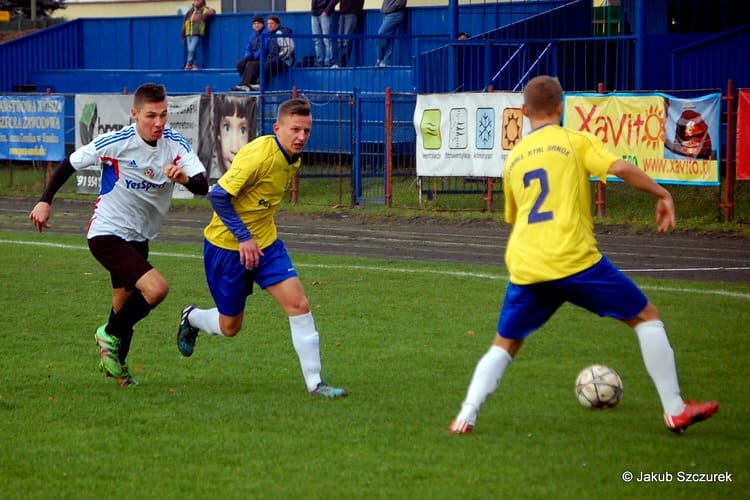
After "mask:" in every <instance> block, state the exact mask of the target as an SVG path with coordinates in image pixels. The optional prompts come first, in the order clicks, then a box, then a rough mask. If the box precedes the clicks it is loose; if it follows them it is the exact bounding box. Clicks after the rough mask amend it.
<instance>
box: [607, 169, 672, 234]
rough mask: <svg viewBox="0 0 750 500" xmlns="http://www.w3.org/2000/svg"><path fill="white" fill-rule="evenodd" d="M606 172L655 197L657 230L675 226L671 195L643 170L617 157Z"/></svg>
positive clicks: (660, 230)
mask: <svg viewBox="0 0 750 500" xmlns="http://www.w3.org/2000/svg"><path fill="white" fill-rule="evenodd" d="M607 173H608V174H611V175H615V176H617V177H619V178H620V179H622V180H623V181H625V183H627V184H628V185H629V186H632V187H634V188H636V189H638V190H639V191H643V192H645V193H648V194H650V195H653V196H655V197H656V198H657V202H656V225H657V229H658V231H659V232H662V231H666V230H668V229H670V228H674V227H675V210H674V200H673V199H672V195H671V194H670V193H669V191H667V190H666V189H664V188H663V187H662V186H660V185H659V184H657V183H656V182H654V180H653V179H652V178H651V177H649V176H648V175H646V173H645V172H644V171H643V170H641V169H640V168H638V167H636V166H635V165H634V164H632V163H630V162H629V161H625V160H622V159H618V160H615V162H614V163H612V165H611V166H610V167H609V170H608V171H607Z"/></svg>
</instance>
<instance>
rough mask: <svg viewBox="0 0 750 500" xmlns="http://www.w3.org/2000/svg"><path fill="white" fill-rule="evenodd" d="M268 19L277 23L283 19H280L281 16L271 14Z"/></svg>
mask: <svg viewBox="0 0 750 500" xmlns="http://www.w3.org/2000/svg"><path fill="white" fill-rule="evenodd" d="M266 21H273V22H275V23H276V24H281V19H279V16H276V15H271V16H268V17H267V18H266Z"/></svg>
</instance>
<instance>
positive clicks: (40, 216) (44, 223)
mask: <svg viewBox="0 0 750 500" xmlns="http://www.w3.org/2000/svg"><path fill="white" fill-rule="evenodd" d="M51 212H52V206H51V205H50V204H49V203H47V202H46V201H40V202H39V203H37V204H36V205H34V208H33V209H32V210H31V212H30V213H29V220H30V221H31V222H32V224H34V227H36V229H37V231H39V232H40V233H41V232H42V231H43V230H44V229H49V228H50V227H51V226H50V225H49V224H48V221H49V215H50V213H51Z"/></svg>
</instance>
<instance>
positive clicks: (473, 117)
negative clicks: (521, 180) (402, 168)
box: [414, 92, 530, 177]
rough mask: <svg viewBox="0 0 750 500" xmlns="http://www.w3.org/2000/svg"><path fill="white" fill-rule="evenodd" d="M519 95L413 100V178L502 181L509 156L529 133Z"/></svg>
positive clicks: (436, 96) (421, 97) (432, 96)
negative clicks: (415, 141)
mask: <svg viewBox="0 0 750 500" xmlns="http://www.w3.org/2000/svg"><path fill="white" fill-rule="evenodd" d="M522 103H523V96H522V95H521V94H518V93H510V92H509V93H503V92H492V93H465V94H426V95H419V96H417V105H416V108H415V110H414V129H415V130H416V133H417V134H416V135H417V144H416V147H417V175H419V176H473V177H502V175H503V168H504V166H505V159H506V158H507V157H508V153H509V152H510V150H511V149H512V148H513V146H515V144H516V143H517V142H518V141H520V140H521V138H522V137H523V136H524V135H525V134H527V133H528V132H529V127H530V125H529V121H528V119H525V118H524V117H523V116H522V114H521V104H522Z"/></svg>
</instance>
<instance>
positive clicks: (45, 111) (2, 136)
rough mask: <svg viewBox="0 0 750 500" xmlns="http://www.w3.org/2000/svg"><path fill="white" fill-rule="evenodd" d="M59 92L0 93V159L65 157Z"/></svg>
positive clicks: (63, 104) (56, 158)
mask: <svg viewBox="0 0 750 500" xmlns="http://www.w3.org/2000/svg"><path fill="white" fill-rule="evenodd" d="M64 110H65V100H64V98H63V97H62V96H0V159H4V160H43V161H60V160H62V159H63V158H65V130H64V124H65V114H64Z"/></svg>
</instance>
